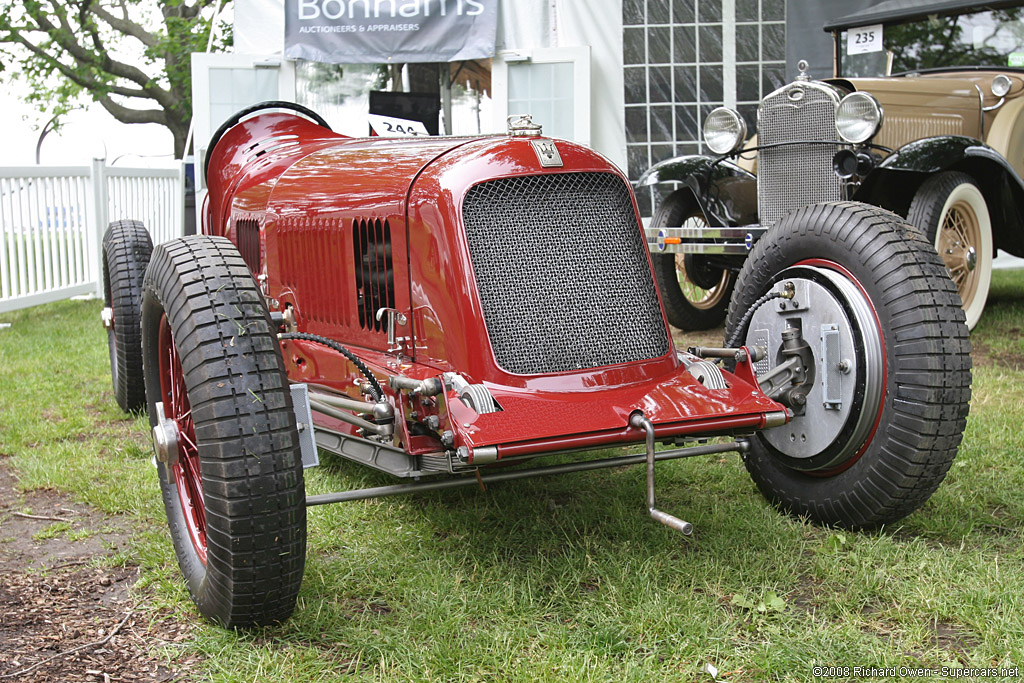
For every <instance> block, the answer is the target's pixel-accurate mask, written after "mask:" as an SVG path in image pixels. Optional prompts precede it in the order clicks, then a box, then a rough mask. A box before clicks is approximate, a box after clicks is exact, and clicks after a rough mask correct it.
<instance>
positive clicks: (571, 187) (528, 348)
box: [462, 173, 668, 374]
mask: <svg viewBox="0 0 1024 683" xmlns="http://www.w3.org/2000/svg"><path fill="white" fill-rule="evenodd" d="M462 215H463V222H464V224H465V229H466V236H467V238H468V242H469V250H470V255H471V256H472V259H473V270H474V273H475V275H476V283H477V288H478V290H479V293H480V301H481V304H482V305H483V310H484V317H485V319H486V322H487V333H488V336H489V337H490V341H491V347H492V348H493V350H494V354H495V357H496V358H497V361H498V364H499V365H500V366H501V367H502V368H504V369H505V370H507V371H508V372H512V373H516V374H534V373H548V372H566V371H572V370H582V369H588V368H595V367H600V366H603V365H613V364H616V363H625V362H630V361H638V360H646V359H650V358H657V357H660V356H662V355H664V354H666V353H667V352H668V331H667V329H666V327H665V323H664V319H663V318H662V315H661V309H660V308H659V306H658V298H657V294H656V293H655V289H654V281H653V279H652V277H651V271H650V266H649V265H648V261H647V254H646V249H647V247H646V244H645V243H644V240H643V236H642V233H641V230H640V226H639V225H638V223H637V219H636V213H635V212H634V210H633V202H632V200H631V199H630V194H629V190H628V189H627V188H626V185H625V183H624V182H623V181H622V180H621V179H620V178H619V177H618V176H616V175H613V174H611V173H560V174H546V175H536V176H523V177H516V178H504V179H500V180H493V181H489V182H485V183H481V184H479V185H476V186H474V187H473V188H471V189H470V190H469V192H467V193H466V197H465V199H464V200H463V204H462Z"/></svg>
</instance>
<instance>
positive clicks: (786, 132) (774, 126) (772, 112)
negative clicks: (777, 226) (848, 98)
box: [757, 88, 842, 225]
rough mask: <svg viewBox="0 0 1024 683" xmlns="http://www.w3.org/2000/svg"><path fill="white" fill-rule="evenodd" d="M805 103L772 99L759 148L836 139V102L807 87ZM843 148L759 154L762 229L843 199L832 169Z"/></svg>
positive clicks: (763, 114)
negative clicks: (789, 214) (792, 214)
mask: <svg viewBox="0 0 1024 683" xmlns="http://www.w3.org/2000/svg"><path fill="white" fill-rule="evenodd" d="M803 91H804V96H803V98H802V99H801V100H799V101H796V102H794V101H791V100H790V99H789V97H788V96H787V92H788V90H787V91H783V92H778V93H776V94H774V95H770V96H768V97H766V98H765V99H764V100H763V101H762V102H761V107H760V109H759V110H758V144H762V145H770V144H775V143H779V142H786V141H787V140H836V139H837V138H838V133H836V127H835V123H836V112H835V107H836V105H835V102H834V101H833V100H832V98H831V97H829V96H828V95H827V94H826V93H824V92H822V91H820V90H818V89H816V88H804V89H803ZM838 149H839V146H838V145H787V146H784V147H776V148H774V149H763V150H761V151H759V152H758V160H757V167H758V172H757V198H758V199H757V203H758V211H759V212H760V216H761V224H762V225H771V224H772V223H774V222H775V221H777V220H779V218H781V217H782V215H783V214H785V213H787V212H788V211H790V210H792V209H796V208H799V207H801V206H807V205H808V204H817V203H819V202H827V201H838V200H840V199H842V185H841V183H840V180H839V178H838V177H837V176H836V174H835V172H834V171H833V170H832V157H833V156H835V153H836V151H837V150H838Z"/></svg>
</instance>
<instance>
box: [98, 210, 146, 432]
mask: <svg viewBox="0 0 1024 683" xmlns="http://www.w3.org/2000/svg"><path fill="white" fill-rule="evenodd" d="M152 253H153V242H152V241H151V240H150V239H149V233H148V232H146V228H145V226H144V225H143V224H142V223H141V222H139V221H132V220H121V221H114V222H113V223H111V224H110V225H109V226H108V227H107V232H106V233H105V234H104V235H103V303H104V306H105V307H106V310H105V311H104V316H109V318H108V319H106V318H105V319H106V323H105V324H106V327H107V346H108V347H109V350H110V377H111V381H112V383H113V386H114V400H116V401H117V405H119V406H121V410H124V411H125V412H136V411H139V410H142V408H143V407H144V406H145V405H146V384H145V379H144V377H143V375H142V332H141V329H140V324H141V320H142V276H143V275H144V274H145V272H146V266H147V265H148V264H149V258H150V255H151V254H152Z"/></svg>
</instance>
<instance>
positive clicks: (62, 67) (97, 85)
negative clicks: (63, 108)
mask: <svg viewBox="0 0 1024 683" xmlns="http://www.w3.org/2000/svg"><path fill="white" fill-rule="evenodd" d="M12 39H13V40H14V42H16V43H18V44H19V45H21V46H22V47H25V48H26V49H28V50H29V51H31V52H32V53H33V54H34V55H36V56H37V57H39V58H40V59H41V60H43V61H44V62H46V63H47V64H49V65H50V66H52V67H53V68H54V69H56V70H57V71H59V72H60V73H61V75H62V76H64V77H65V78H67V79H68V80H69V81H71V82H72V83H74V84H75V85H78V86H80V87H82V88H85V89H86V90H89V91H91V92H92V91H96V90H104V91H107V92H111V93H113V94H115V95H121V96H123V97H138V98H145V99H154V98H153V97H152V96H151V95H150V94H149V93H148V92H147V91H146V90H143V89H142V88H138V89H136V88H126V87H124V86H119V85H116V84H113V83H101V82H99V81H97V80H94V79H88V78H86V77H85V75H84V72H83V71H81V70H76V69H73V68H72V67H70V66H68V65H67V64H64V63H63V62H61V61H60V60H58V59H57V58H56V57H54V56H53V55H51V54H49V53H47V52H46V51H45V50H43V49H42V48H40V47H38V46H36V45H35V44H33V43H30V42H29V41H28V40H26V39H25V38H23V37H22V36H21V35H14V36H12Z"/></svg>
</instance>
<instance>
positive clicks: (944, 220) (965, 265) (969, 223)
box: [907, 171, 994, 329]
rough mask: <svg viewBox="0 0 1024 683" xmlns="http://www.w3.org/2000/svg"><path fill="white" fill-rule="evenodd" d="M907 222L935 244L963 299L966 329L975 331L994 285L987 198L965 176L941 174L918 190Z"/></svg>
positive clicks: (964, 174) (955, 172)
mask: <svg viewBox="0 0 1024 683" xmlns="http://www.w3.org/2000/svg"><path fill="white" fill-rule="evenodd" d="M907 222H908V223H910V224H911V225H916V226H917V227H919V228H920V229H921V230H923V231H924V233H925V235H926V236H927V237H928V239H929V240H930V241H931V242H932V243H933V244H934V245H935V249H936V251H938V252H939V256H941V257H942V260H943V261H944V262H945V264H946V268H947V269H948V270H949V275H950V277H951V278H952V279H953V282H954V283H956V288H957V292H959V294H960V298H961V299H962V300H963V307H964V313H965V314H966V316H967V326H968V327H969V328H971V329H974V326H975V325H977V324H978V320H979V319H980V318H981V313H982V311H983V310H984V309H985V301H986V300H987V299H988V290H989V285H990V284H991V282H992V256H993V253H994V249H993V246H992V219H991V216H990V215H989V211H988V205H987V204H986V202H985V196H984V195H983V194H982V193H981V190H980V189H978V185H977V184H976V183H975V182H974V179H973V178H971V176H969V175H967V174H966V173H961V172H959V171H945V172H943V173H937V174H935V175H934V176H932V177H930V178H929V179H928V180H926V181H924V183H922V184H921V187H920V188H919V189H918V190H917V193H916V194H915V195H914V200H913V201H912V202H911V204H910V210H909V211H908V213H907Z"/></svg>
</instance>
